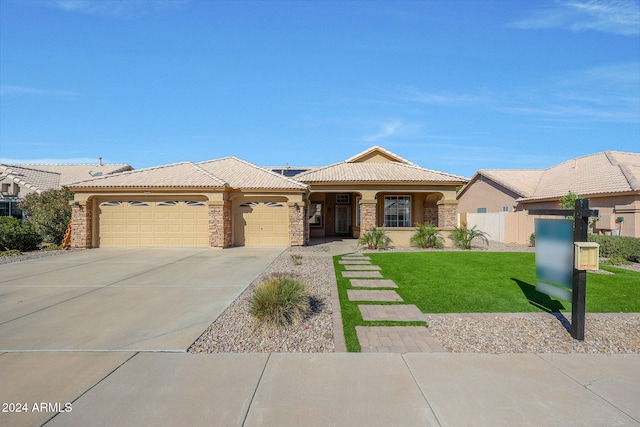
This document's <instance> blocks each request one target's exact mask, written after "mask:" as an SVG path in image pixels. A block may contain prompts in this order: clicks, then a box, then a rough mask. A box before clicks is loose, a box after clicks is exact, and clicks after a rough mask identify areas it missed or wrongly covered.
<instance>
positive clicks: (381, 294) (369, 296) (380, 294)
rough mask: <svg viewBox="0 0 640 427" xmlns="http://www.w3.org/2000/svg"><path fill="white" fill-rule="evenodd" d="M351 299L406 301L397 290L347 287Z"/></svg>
mask: <svg viewBox="0 0 640 427" xmlns="http://www.w3.org/2000/svg"><path fill="white" fill-rule="evenodd" d="M347 296H348V297H349V301H385V302H401V301H404V300H403V299H402V297H401V296H400V295H398V294H397V293H396V291H380V290H375V291H372V290H369V289H360V290H358V289H347Z"/></svg>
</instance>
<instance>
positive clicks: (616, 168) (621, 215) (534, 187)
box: [458, 151, 640, 243]
mask: <svg viewBox="0 0 640 427" xmlns="http://www.w3.org/2000/svg"><path fill="white" fill-rule="evenodd" d="M569 191H572V192H573V193H576V194H579V195H581V196H583V197H585V198H587V199H589V202H590V207H591V208H593V209H598V210H599V220H598V221H597V222H595V225H594V227H593V231H594V232H596V233H604V234H620V235H623V236H635V237H640V153H624V152H617V151H604V152H600V153H596V154H591V155H588V156H583V157H579V158H576V159H571V160H568V161H566V162H563V163H560V164H558V165H555V166H552V167H550V168H547V169H543V170H479V171H478V172H477V173H476V174H475V175H474V176H473V178H472V179H471V181H469V183H468V184H467V185H466V186H465V187H464V188H463V189H462V190H461V191H460V193H459V194H458V200H459V202H460V204H459V211H460V213H461V215H462V217H466V219H467V222H468V223H469V225H470V226H472V225H477V226H478V228H480V229H483V230H485V231H487V232H489V234H490V235H491V238H492V239H493V240H499V241H505V242H517V243H527V242H528V240H529V236H530V235H531V233H533V229H534V221H533V220H534V217H533V216H530V215H528V211H529V210H532V209H543V208H555V209H557V208H559V200H560V198H561V197H562V196H564V195H566V194H567V193H569ZM485 213H486V214H488V215H482V214H485ZM498 213H499V214H498ZM463 219H464V218H463Z"/></svg>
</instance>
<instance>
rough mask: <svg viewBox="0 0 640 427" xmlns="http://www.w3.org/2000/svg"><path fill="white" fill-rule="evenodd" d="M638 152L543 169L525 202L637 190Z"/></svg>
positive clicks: (585, 158) (639, 177) (593, 156)
mask: <svg viewBox="0 0 640 427" xmlns="http://www.w3.org/2000/svg"><path fill="white" fill-rule="evenodd" d="M639 170H640V153H623V152H617V151H603V152H600V153H595V154H590V155H587V156H583V157H578V158H575V159H571V160H567V161H566V162H563V163H560V164H558V165H555V166H552V167H550V168H548V169H545V171H544V173H543V174H542V176H541V177H540V180H539V182H538V185H537V186H536V189H535V191H534V193H533V194H532V195H531V196H529V197H526V198H523V199H520V200H521V201H525V200H536V199H548V198H556V197H562V196H564V195H565V194H567V193H568V192H569V191H572V192H574V193H576V194H579V195H582V196H588V195H591V194H604V193H622V192H628V191H640V185H638V184H640V173H639Z"/></svg>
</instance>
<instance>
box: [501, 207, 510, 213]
mask: <svg viewBox="0 0 640 427" xmlns="http://www.w3.org/2000/svg"><path fill="white" fill-rule="evenodd" d="M510 210H511V209H509V206H503V207H502V212H509V211H510Z"/></svg>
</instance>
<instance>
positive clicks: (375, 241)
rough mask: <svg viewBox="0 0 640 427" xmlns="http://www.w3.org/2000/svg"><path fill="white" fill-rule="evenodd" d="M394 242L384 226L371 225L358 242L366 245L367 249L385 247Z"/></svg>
mask: <svg viewBox="0 0 640 427" xmlns="http://www.w3.org/2000/svg"><path fill="white" fill-rule="evenodd" d="M392 242H393V241H392V240H391V237H389V236H388V235H387V232H386V231H385V229H384V227H371V229H369V230H368V231H367V232H366V233H364V234H363V235H362V236H360V238H359V239H358V244H360V245H363V246H366V247H367V249H384V248H386V247H387V246H389V245H390V244H391V243H392Z"/></svg>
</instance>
